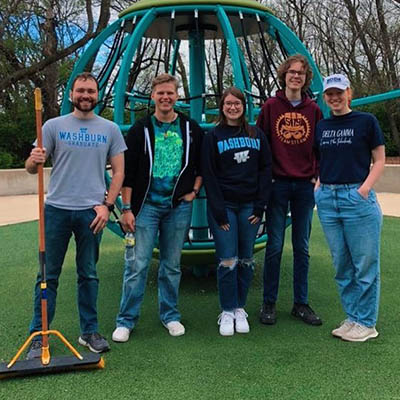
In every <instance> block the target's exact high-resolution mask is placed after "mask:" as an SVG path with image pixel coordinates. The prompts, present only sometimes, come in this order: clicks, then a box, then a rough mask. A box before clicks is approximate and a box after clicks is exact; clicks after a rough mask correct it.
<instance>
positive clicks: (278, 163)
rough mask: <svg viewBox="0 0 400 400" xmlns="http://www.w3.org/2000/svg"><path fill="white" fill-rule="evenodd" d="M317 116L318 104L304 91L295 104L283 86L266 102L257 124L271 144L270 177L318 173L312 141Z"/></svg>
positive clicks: (320, 117) (304, 175)
mask: <svg viewBox="0 0 400 400" xmlns="http://www.w3.org/2000/svg"><path fill="white" fill-rule="evenodd" d="M320 119H322V113H321V110H320V108H319V107H318V105H317V104H316V103H315V101H314V100H312V99H310V98H309V97H307V96H306V95H305V94H303V97H302V101H301V103H300V104H299V105H297V106H293V105H292V104H291V103H290V101H289V100H288V99H287V98H286V96H285V92H284V91H283V90H279V91H277V92H276V96H274V97H271V98H269V99H268V100H267V101H266V102H265V104H264V105H263V107H262V109H261V112H260V115H259V116H258V120H257V126H258V127H259V128H260V129H261V130H262V131H263V132H264V133H265V134H266V135H267V137H268V141H269V144H270V146H271V152H272V176H273V178H278V179H279V178H281V179H311V178H316V177H318V164H317V160H316V154H315V149H314V148H313V145H314V134H315V127H316V124H317V122H318V121H319V120H320Z"/></svg>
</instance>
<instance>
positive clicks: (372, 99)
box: [351, 89, 400, 107]
mask: <svg viewBox="0 0 400 400" xmlns="http://www.w3.org/2000/svg"><path fill="white" fill-rule="evenodd" d="M399 97H400V89H395V90H391V91H390V92H385V93H380V94H375V95H372V96H368V97H363V98H361V99H354V100H353V101H352V102H351V105H352V106H353V107H358V106H364V105H367V104H372V103H379V102H381V101H387V100H393V99H397V98H399Z"/></svg>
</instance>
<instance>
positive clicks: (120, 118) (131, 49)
mask: <svg viewBox="0 0 400 400" xmlns="http://www.w3.org/2000/svg"><path fill="white" fill-rule="evenodd" d="M156 15H157V12H156V11H155V9H150V10H148V11H147V12H146V14H145V15H144V17H143V18H142V19H141V20H140V21H139V23H138V24H137V27H136V29H135V34H134V35H131V37H130V39H129V43H128V45H127V47H126V50H125V53H124V56H123V58H122V62H121V69H120V71H119V75H118V80H117V84H116V85H115V98H114V107H115V112H114V121H115V122H116V123H117V124H118V125H123V124H124V108H125V92H126V85H127V82H128V77H129V71H130V69H131V65H132V60H133V56H134V54H135V52H136V50H137V47H138V45H139V43H140V41H141V40H142V37H143V35H144V33H145V32H146V30H147V28H148V27H149V25H150V24H151V23H152V22H153V21H154V19H155V18H156Z"/></svg>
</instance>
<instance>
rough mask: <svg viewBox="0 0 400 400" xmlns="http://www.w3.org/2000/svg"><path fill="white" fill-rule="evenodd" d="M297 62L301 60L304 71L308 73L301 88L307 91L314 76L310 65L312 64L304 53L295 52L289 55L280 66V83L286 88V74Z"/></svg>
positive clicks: (278, 72)
mask: <svg viewBox="0 0 400 400" xmlns="http://www.w3.org/2000/svg"><path fill="white" fill-rule="evenodd" d="M295 62H300V63H302V64H303V68H304V72H305V73H306V80H305V82H304V86H303V87H302V88H301V91H302V92H305V91H306V90H307V89H308V88H309V87H310V84H311V80H312V77H313V73H312V69H311V67H310V64H309V62H308V60H307V58H306V57H304V56H303V55H302V54H293V55H292V56H290V57H288V58H287V59H286V60H285V61H284V62H283V63H282V64H281V65H280V66H279V67H278V70H277V74H278V81H279V85H280V86H281V88H282V89H285V87H286V81H285V78H286V74H287V72H288V70H289V69H290V66H291V65H292V64H293V63H295Z"/></svg>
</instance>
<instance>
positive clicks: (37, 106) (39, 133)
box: [35, 88, 48, 348]
mask: <svg viewBox="0 0 400 400" xmlns="http://www.w3.org/2000/svg"><path fill="white" fill-rule="evenodd" d="M35 113H36V136H37V146H38V147H40V148H43V138H42V92H41V90H40V89H39V88H36V89H35ZM38 194H39V263H40V273H41V276H42V282H41V285H40V288H41V298H42V300H41V308H42V330H43V331H47V330H48V318H47V284H46V260H45V236H44V232H45V231H44V179H43V164H39V165H38ZM42 341H43V347H44V348H46V347H48V336H47V335H43V336H42Z"/></svg>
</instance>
